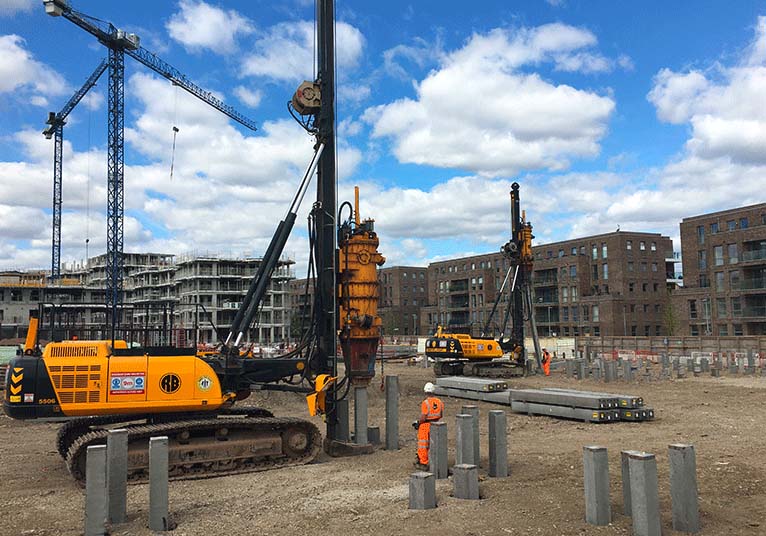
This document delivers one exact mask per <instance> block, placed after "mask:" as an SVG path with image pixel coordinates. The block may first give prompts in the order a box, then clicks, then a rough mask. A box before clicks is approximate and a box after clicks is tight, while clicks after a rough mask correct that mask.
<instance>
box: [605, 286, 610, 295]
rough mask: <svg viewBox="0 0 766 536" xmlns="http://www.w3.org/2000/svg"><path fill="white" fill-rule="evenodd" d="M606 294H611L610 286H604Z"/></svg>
mask: <svg viewBox="0 0 766 536" xmlns="http://www.w3.org/2000/svg"><path fill="white" fill-rule="evenodd" d="M604 294H609V285H604Z"/></svg>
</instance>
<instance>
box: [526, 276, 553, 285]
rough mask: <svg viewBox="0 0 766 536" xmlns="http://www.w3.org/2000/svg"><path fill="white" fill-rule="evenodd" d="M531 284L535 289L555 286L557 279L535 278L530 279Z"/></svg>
mask: <svg viewBox="0 0 766 536" xmlns="http://www.w3.org/2000/svg"><path fill="white" fill-rule="evenodd" d="M532 284H533V285H535V286H537V287H543V286H550V285H557V284H558V279H557V278H555V277H535V278H533V279H532Z"/></svg>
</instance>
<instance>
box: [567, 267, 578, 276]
mask: <svg viewBox="0 0 766 536" xmlns="http://www.w3.org/2000/svg"><path fill="white" fill-rule="evenodd" d="M569 277H577V266H575V265H574V264H573V265H572V266H570V267H569Z"/></svg>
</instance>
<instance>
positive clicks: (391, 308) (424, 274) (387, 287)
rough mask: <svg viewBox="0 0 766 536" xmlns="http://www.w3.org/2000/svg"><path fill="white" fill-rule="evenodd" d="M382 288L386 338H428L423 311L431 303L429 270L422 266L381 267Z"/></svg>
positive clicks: (379, 272)
mask: <svg viewBox="0 0 766 536" xmlns="http://www.w3.org/2000/svg"><path fill="white" fill-rule="evenodd" d="M378 285H379V289H380V302H379V309H378V312H379V314H380V317H381V319H382V321H383V335H384V336H389V337H396V336H397V335H399V336H413V335H426V334H427V331H426V326H423V325H421V318H420V311H421V308H422V307H423V306H425V305H427V304H428V269H427V268H424V267H419V266H391V267H386V268H380V269H379V270H378Z"/></svg>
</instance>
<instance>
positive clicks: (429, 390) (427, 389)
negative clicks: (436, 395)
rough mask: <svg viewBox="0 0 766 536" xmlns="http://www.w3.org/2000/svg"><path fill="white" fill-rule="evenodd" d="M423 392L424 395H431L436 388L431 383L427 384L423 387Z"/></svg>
mask: <svg viewBox="0 0 766 536" xmlns="http://www.w3.org/2000/svg"><path fill="white" fill-rule="evenodd" d="M423 391H424V392H426V393H433V392H434V391H436V386H435V385H434V384H432V383H431V382H428V383H427V384H425V385H424V386H423Z"/></svg>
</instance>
